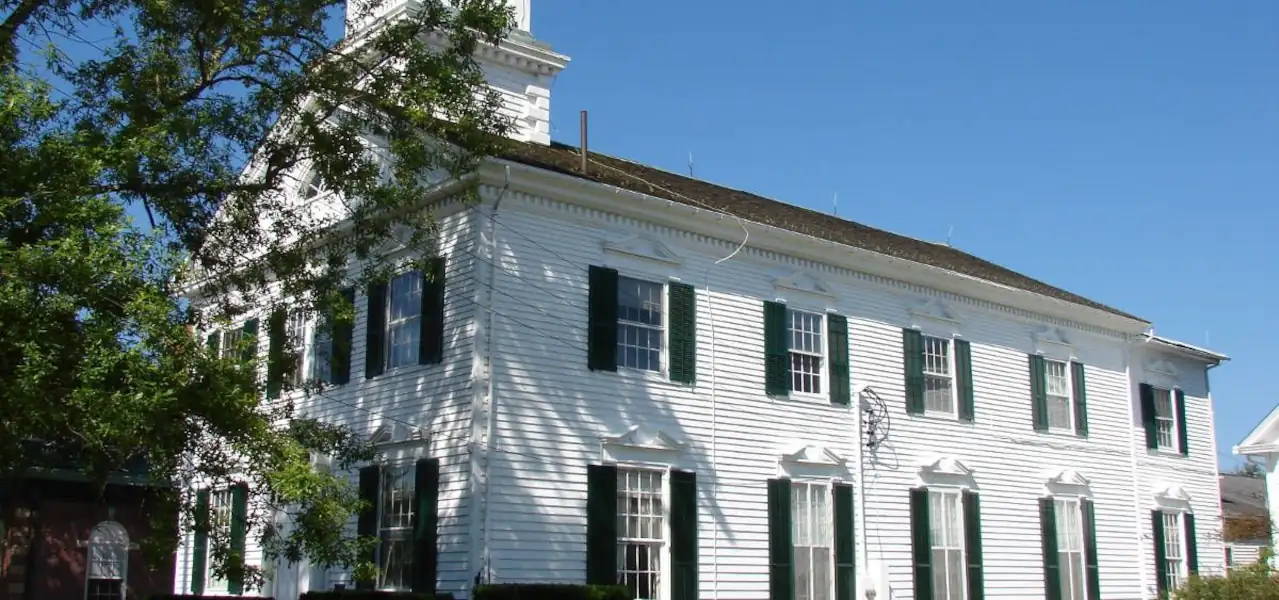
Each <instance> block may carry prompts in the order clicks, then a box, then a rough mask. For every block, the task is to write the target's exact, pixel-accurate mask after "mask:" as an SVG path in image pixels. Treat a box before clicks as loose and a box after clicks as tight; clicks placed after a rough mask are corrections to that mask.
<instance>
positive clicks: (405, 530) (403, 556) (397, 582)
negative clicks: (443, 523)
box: [377, 464, 414, 590]
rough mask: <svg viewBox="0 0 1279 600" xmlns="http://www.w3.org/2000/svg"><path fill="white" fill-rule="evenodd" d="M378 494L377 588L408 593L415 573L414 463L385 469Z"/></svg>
mask: <svg viewBox="0 0 1279 600" xmlns="http://www.w3.org/2000/svg"><path fill="white" fill-rule="evenodd" d="M381 473H382V480H381V482H380V483H381V485H380V486H379V491H378V496H379V498H378V519H377V521H378V539H380V540H381V544H380V545H379V546H378V550H377V566H378V577H379V578H380V579H379V581H378V585H377V587H378V589H381V590H408V589H410V586H411V585H412V571H413V545H412V544H413V484H414V479H413V478H414V469H413V465H412V464H406V465H398V466H392V467H387V468H385V469H382V471H381Z"/></svg>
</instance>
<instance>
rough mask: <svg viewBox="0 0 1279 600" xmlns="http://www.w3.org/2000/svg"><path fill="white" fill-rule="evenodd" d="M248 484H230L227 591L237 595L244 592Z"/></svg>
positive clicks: (247, 525)
mask: <svg viewBox="0 0 1279 600" xmlns="http://www.w3.org/2000/svg"><path fill="white" fill-rule="evenodd" d="M248 508H249V486H248V485H246V484H243V483H238V484H236V485H233V486H231V531H230V538H231V554H230V561H231V562H232V563H233V565H229V566H230V567H231V568H230V569H229V570H228V575H229V576H228V577H227V588H226V589H227V592H229V593H231V594H232V595H235V596H239V595H240V594H243V593H244V558H245V557H244V550H245V541H246V539H247V537H248V527H249V515H248Z"/></svg>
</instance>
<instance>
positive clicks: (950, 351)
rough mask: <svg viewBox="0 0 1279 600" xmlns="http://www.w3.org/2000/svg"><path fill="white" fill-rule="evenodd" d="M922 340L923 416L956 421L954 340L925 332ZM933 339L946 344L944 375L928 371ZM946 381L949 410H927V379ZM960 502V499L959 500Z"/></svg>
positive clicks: (957, 390) (956, 382)
mask: <svg viewBox="0 0 1279 600" xmlns="http://www.w3.org/2000/svg"><path fill="white" fill-rule="evenodd" d="M920 335H921V336H922V339H921V341H920V343H921V344H922V345H923V348H924V356H923V362H924V365H923V372H924V414H925V415H937V416H945V417H951V418H955V419H958V418H959V381H958V379H957V377H956V375H957V374H958V373H957V369H956V364H957V363H956V361H955V338H954V337H953V336H946V335H932V334H929V333H927V332H920ZM929 339H934V340H938V341H941V342H944V343H945V344H946V370H947V371H948V372H947V373H946V374H944V375H943V374H940V373H932V372H930V371H929V370H928V340H929ZM930 377H931V378H933V379H946V380H947V381H949V382H950V410H949V411H945V410H938V409H935V408H929V406H928V379H929V378H930ZM961 500H962V499H961Z"/></svg>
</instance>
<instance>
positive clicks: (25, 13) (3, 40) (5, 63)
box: [0, 0, 49, 69]
mask: <svg viewBox="0 0 1279 600" xmlns="http://www.w3.org/2000/svg"><path fill="white" fill-rule="evenodd" d="M48 2H49V0H22V2H21V3H19V4H18V6H17V8H14V9H13V12H11V13H9V17H8V18H6V19H5V20H4V23H0V69H8V67H9V65H10V64H12V63H13V62H14V61H16V60H17V59H18V46H17V44H16V43H15V41H14V38H15V37H16V36H17V35H18V30H19V29H21V28H22V26H23V25H26V24H27V21H29V20H30V19H31V16H32V15H34V14H35V12H36V11H37V10H39V9H40V7H42V6H44V5H45V4H47V3H48Z"/></svg>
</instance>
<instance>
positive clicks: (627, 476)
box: [617, 469, 665, 600]
mask: <svg viewBox="0 0 1279 600" xmlns="http://www.w3.org/2000/svg"><path fill="white" fill-rule="evenodd" d="M617 510H618V531H617V546H618V547H617V557H618V558H617V560H618V565H617V581H618V583H619V584H620V585H624V586H626V587H627V588H629V589H630V590H631V593H632V594H633V595H634V597H635V599H636V600H649V599H653V598H656V597H657V595H658V593H659V591H660V589H661V571H662V554H663V551H664V546H665V541H664V538H665V530H664V526H663V523H662V515H663V508H662V474H661V472H658V471H645V470H639V469H618V471H617Z"/></svg>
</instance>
